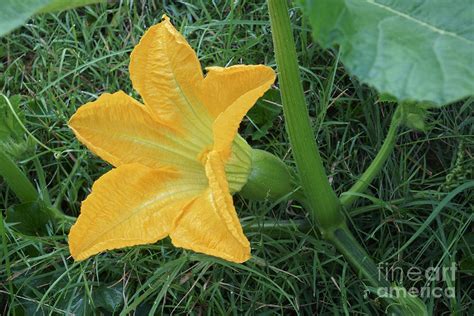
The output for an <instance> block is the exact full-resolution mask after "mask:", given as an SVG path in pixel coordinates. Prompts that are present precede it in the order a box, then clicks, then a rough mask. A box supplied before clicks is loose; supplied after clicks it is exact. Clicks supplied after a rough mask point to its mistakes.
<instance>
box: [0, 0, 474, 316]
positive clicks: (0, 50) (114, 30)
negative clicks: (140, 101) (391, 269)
mask: <svg viewBox="0 0 474 316" xmlns="http://www.w3.org/2000/svg"><path fill="white" fill-rule="evenodd" d="M145 3H146V4H145ZM213 3H215V4H213ZM163 13H166V14H167V15H168V16H170V18H171V19H172V21H173V23H174V24H175V25H176V27H177V28H178V29H180V30H181V31H182V32H183V34H184V35H185V36H186V37H187V39H188V40H189V42H190V44H191V46H193V47H194V48H195V49H196V51H197V53H198V55H199V58H200V60H201V63H202V65H203V66H211V65H219V66H225V65H232V64H239V63H245V64H255V63H261V64H267V65H269V66H272V67H275V60H274V56H273V50H272V40H271V34H270V25H269V21H268V14H267V9H266V6H265V3H264V1H245V0H243V1H230V0H228V1H213V2H211V1H204V0H201V1H190V2H189V3H184V2H177V1H160V2H159V3H157V4H156V5H155V4H152V3H151V2H148V1H147V2H140V1H134V2H132V3H130V2H128V1H124V3H122V5H120V4H119V3H113V4H109V5H105V4H102V5H96V6H91V7H87V8H83V9H78V10H72V11H67V12H63V13H59V14H54V15H53V14H47V15H41V16H37V17H35V18H33V19H32V20H30V21H29V22H28V24H27V25H26V26H25V27H23V28H21V29H18V30H16V31H15V32H14V33H12V34H9V35H8V36H6V37H4V38H2V39H0V43H1V46H0V60H1V63H0V73H1V76H0V87H1V91H2V93H4V94H6V95H7V96H13V95H21V96H22V98H21V109H22V111H23V112H24V115H25V117H26V127H27V129H28V130H29V132H31V133H32V134H33V135H34V136H35V137H36V138H37V139H38V140H39V141H40V142H41V143H42V145H39V144H36V146H35V148H34V149H33V150H31V149H30V151H29V153H28V155H25V156H24V157H21V158H20V159H19V161H18V163H19V164H20V165H21V167H22V168H23V169H24V170H25V171H26V172H27V173H28V175H29V177H30V179H31V180H32V181H34V183H35V186H36V187H37V188H38V190H39V192H41V194H42V196H43V197H45V198H50V199H51V201H52V203H53V204H55V205H57V206H58V207H60V208H61V209H62V210H63V211H64V212H65V213H67V214H69V215H74V216H77V214H78V213H79V210H80V203H81V201H82V200H83V199H84V198H85V197H86V196H87V195H88V194H89V192H90V188H91V186H92V183H93V182H94V180H95V179H97V178H98V177H99V176H101V175H102V174H104V173H105V172H106V171H107V170H109V169H110V166H108V165H107V164H106V163H104V162H103V161H102V160H100V159H99V158H98V157H95V156H93V155H92V154H91V153H89V152H88V151H87V150H86V149H85V148H84V147H83V146H82V145H81V144H80V143H79V142H78V141H77V140H76V139H75V138H74V136H73V134H72V132H71V130H70V129H69V128H68V127H67V121H68V118H69V117H70V116H71V115H72V114H73V113H74V112H75V110H76V109H77V108H78V107H79V106H80V105H82V104H84V103H86V102H88V101H91V100H94V99H95V98H97V96H99V95H100V94H101V93H103V92H114V91H117V90H119V89H121V90H124V91H126V92H128V93H132V88H131V84H130V80H129V77H128V62H129V53H130V51H131V50H132V48H133V47H134V45H135V44H136V43H137V42H138V40H139V39H140V37H141V35H142V34H143V32H144V30H145V29H146V28H147V27H149V26H150V25H153V24H154V23H156V22H158V21H159V20H160V18H161V16H162V14H163ZM292 13H293V15H292V22H293V24H294V27H295V29H296V30H295V35H296V40H297V49H298V52H300V58H299V59H300V64H301V71H302V77H303V83H304V87H305V90H306V95H307V99H308V101H309V104H310V113H311V116H312V118H313V123H314V130H315V136H316V137H317V139H318V143H319V146H320V149H321V153H322V156H323V159H324V161H325V165H326V169H327V171H328V173H329V176H330V177H331V181H332V184H333V187H334V188H335V189H336V191H337V193H338V194H340V193H342V192H344V191H345V190H347V189H349V188H350V186H351V185H352V184H353V183H354V181H355V180H356V179H357V177H358V175H360V174H361V173H362V172H363V171H364V170H365V168H366V167H367V166H368V164H369V163H370V161H371V159H372V158H373V157H374V156H375V154H376V153H377V149H378V148H379V147H380V146H381V143H382V142H383V139H384V136H385V134H386V132H387V130H388V124H389V122H390V118H391V114H392V113H393V110H394V104H389V103H380V102H377V96H376V94H375V93H374V91H373V90H371V89H370V88H368V87H366V86H361V85H360V84H359V83H358V82H357V81H356V79H354V78H351V77H349V76H348V75H347V73H346V72H345V71H344V68H343V66H342V65H341V64H338V65H335V59H336V58H335V55H334V54H333V53H332V52H327V51H323V50H321V48H320V47H318V46H317V45H316V44H315V43H314V42H313V41H312V39H311V36H310V30H309V26H308V25H307V23H306V22H305V21H304V20H302V19H301V12H300V11H298V10H294V11H292ZM333 71H335V77H334V81H333V80H332V73H333ZM133 93H134V92H133ZM134 96H136V97H137V98H138V96H137V95H136V94H135V93H134ZM473 101H474V100H472V99H470V100H464V101H461V102H459V103H458V104H454V105H450V106H448V107H446V108H444V109H442V110H435V111H432V115H431V116H430V119H429V121H430V122H429V123H430V129H429V130H428V131H427V132H425V133H423V132H415V131H409V130H407V129H403V130H401V136H400V138H399V140H398V143H397V146H396V149H395V152H394V153H393V154H392V155H391V157H390V159H389V161H388V162H387V163H386V165H385V168H384V169H383V172H382V173H381V174H380V176H379V177H377V179H376V180H375V181H374V182H373V183H372V185H371V186H370V190H369V191H368V192H366V194H367V195H366V197H365V198H362V199H360V200H359V202H358V203H357V205H356V206H355V208H354V209H353V210H351V213H350V214H351V222H352V223H353V226H352V227H353V228H354V232H355V234H356V236H357V237H358V238H359V240H360V242H361V243H362V244H363V245H364V247H366V249H367V251H368V253H370V254H371V255H372V256H373V258H374V259H375V261H376V262H383V263H387V264H388V265H390V266H396V267H403V268H405V269H408V268H410V267H419V268H421V269H426V268H428V267H438V266H441V267H442V266H450V265H451V264H452V263H453V262H454V263H456V264H457V265H459V263H460V262H461V261H462V260H465V259H466V258H469V256H472V255H473V248H472V247H473V246H472V240H473V235H472V234H473V232H472V227H471V226H472V224H471V221H472V214H473V206H472V200H473V194H472V190H469V189H468V188H466V186H464V187H463V186H462V185H463V184H464V183H467V181H468V180H469V179H472V176H473V165H472V161H473V157H472V155H473V144H474V138H473V137H472V135H473V124H472V123H473V119H472V116H471V113H472V112H473V110H474V102H473ZM250 124H251V122H250V121H249V120H246V121H245V122H244V124H243V125H244V126H243V128H242V131H243V136H244V137H245V138H246V139H248V140H249V142H250V143H251V144H252V146H253V147H256V148H261V149H265V150H268V151H271V152H273V153H275V154H277V155H278V156H279V157H281V158H284V159H285V161H286V162H287V163H288V164H289V165H290V166H292V167H294V161H293V160H292V157H291V151H290V149H289V145H288V139H287V136H286V134H285V133H284V121H283V117H281V116H280V117H278V118H276V119H275V120H274V123H273V127H272V128H271V129H270V130H269V132H268V133H267V134H266V135H265V137H263V138H261V139H260V140H258V141H252V140H251V139H252V135H251V131H252V130H254V129H249V128H245V127H246V126H249V125H250ZM449 175H450V176H449ZM447 178H449V181H448V180H447ZM0 181H1V180H0ZM456 188H460V189H459V193H458V194H457V195H454V194H453V193H451V192H453V190H456ZM234 200H235V203H236V205H237V210H238V212H239V216H240V218H241V220H242V223H243V226H244V230H245V232H246V235H247V236H248V237H249V239H250V241H251V245H252V254H253V259H252V260H250V261H249V262H247V263H245V264H243V265H236V264H232V263H228V262H225V261H223V260H220V259H216V258H212V257H209V256H205V255H200V254H196V253H193V252H190V251H185V250H182V249H176V248H174V247H173V246H172V245H171V243H170V241H169V240H164V241H162V242H159V243H157V244H155V245H149V246H140V247H134V248H130V249H125V250H120V251H111V252H108V253H106V254H101V255H97V256H95V257H93V258H91V259H90V260H87V261H84V262H81V263H74V262H73V260H72V259H71V258H70V255H69V251H68V246H67V238H66V236H65V234H64V233H63V232H62V231H53V230H52V229H50V231H49V236H46V237H31V236H24V235H21V234H19V233H18V232H16V231H15V230H14V227H12V226H9V225H7V226H6V227H4V229H3V230H0V232H2V231H3V232H4V233H3V234H2V238H3V239H2V240H3V242H2V248H3V251H1V252H0V253H2V259H1V260H0V263H1V265H0V306H2V307H0V314H1V315H10V314H14V313H15V314H17V315H23V314H25V315H32V314H35V313H36V314H38V315H42V314H54V315H56V314H58V315H61V314H78V315H82V314H87V315H88V314H92V313H94V311H95V312H102V313H103V314H112V313H111V310H114V308H115V314H120V313H123V314H133V312H135V314H137V315H146V314H148V313H149V312H151V313H152V314H169V313H174V314H189V313H190V314H195V315H216V314H217V315H219V314H224V315H240V314H262V315H273V314H301V315H309V314H320V315H326V314H327V315H336V314H346V315H349V314H350V315H374V314H382V313H383V309H382V308H381V307H380V302H379V301H378V300H377V299H376V298H375V297H374V296H373V295H369V296H368V297H366V296H365V289H366V287H365V285H364V283H363V282H362V281H360V280H359V279H358V278H357V276H356V275H355V273H354V272H353V271H352V270H351V268H350V266H349V265H348V264H347V263H346V262H345V261H344V259H343V258H342V257H341V256H340V255H339V254H338V253H337V252H336V251H335V249H334V248H333V247H332V246H331V245H330V244H328V243H327V242H326V241H324V240H323V239H322V238H321V237H320V236H319V235H318V232H315V231H313V230H309V231H308V230H307V229H306V230H300V229H299V228H298V226H297V225H296V224H292V225H287V226H285V227H283V228H281V229H279V230H277V231H276V230H269V229H264V228H262V226H263V223H265V222H268V221H275V220H285V221H286V220H291V221H294V222H295V223H299V222H300V221H302V220H305V219H306V217H307V213H306V212H305V210H304V209H302V208H301V207H300V206H299V205H296V204H295V203H286V202H284V203H280V204H272V203H270V202H259V203H256V202H249V201H246V200H244V199H242V198H241V197H239V196H238V195H237V196H235V197H234ZM441 201H443V203H441ZM16 203H18V201H17V200H16V198H15V197H14V195H13V194H11V192H10V191H9V190H8V188H7V187H6V185H5V184H4V183H3V182H0V209H2V210H5V209H7V208H8V207H10V206H12V205H14V204H16ZM0 228H1V227H0ZM413 236H414V237H413ZM462 268H463V269H467V268H466V267H465V266H462ZM470 277H471V278H472V274H469V273H468V271H464V270H462V269H458V273H457V274H456V278H455V280H448V281H447V282H431V283H430V282H428V284H425V283H426V282H425V280H424V279H422V280H420V281H419V282H410V281H406V280H405V283H404V284H403V285H404V286H407V287H410V286H413V285H417V286H429V287H446V286H448V283H449V282H452V285H454V286H455V288H456V297H455V298H454V299H449V298H439V299H437V298H433V297H431V298H425V299H424V300H425V302H426V304H427V305H428V307H429V309H430V310H433V311H434V312H435V314H443V313H446V314H447V313H449V311H451V312H454V313H457V314H459V315H463V314H464V315H468V314H471V315H472V314H473V309H474V307H473V299H472V297H473V291H474V288H473V283H472V279H470ZM470 280H471V282H470Z"/></svg>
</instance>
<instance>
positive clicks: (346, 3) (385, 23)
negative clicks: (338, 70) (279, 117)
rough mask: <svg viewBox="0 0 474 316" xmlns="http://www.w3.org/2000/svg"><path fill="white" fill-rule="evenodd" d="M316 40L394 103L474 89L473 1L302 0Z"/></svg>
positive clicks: (438, 100)
mask: <svg viewBox="0 0 474 316" xmlns="http://www.w3.org/2000/svg"><path fill="white" fill-rule="evenodd" d="M303 6H304V10H303V11H304V12H305V13H306V14H307V15H308V17H309V20H310V23H311V25H312V27H313V32H314V36H315V39H316V40H317V41H318V42H319V43H320V44H321V45H322V46H323V47H326V48H327V47H334V46H336V45H337V46H339V49H340V50H341V60H342V62H343V63H344V65H345V67H346V68H347V70H348V71H349V72H350V73H351V74H353V75H355V76H357V77H358V78H359V79H360V80H361V81H362V82H364V83H367V84H369V85H371V86H373V87H375V88H376V89H377V90H378V91H379V92H380V93H388V94H390V95H393V96H395V97H396V98H397V99H398V100H399V101H423V102H430V103H432V105H434V106H441V105H445V104H447V103H451V102H453V101H456V100H459V99H461V98H464V97H467V96H470V95H472V94H474V3H473V1H472V0H303Z"/></svg>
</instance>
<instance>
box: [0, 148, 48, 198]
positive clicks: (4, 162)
mask: <svg viewBox="0 0 474 316" xmlns="http://www.w3.org/2000/svg"><path fill="white" fill-rule="evenodd" d="M0 176H2V177H3V179H5V182H6V183H7V184H8V187H9V188H10V189H11V190H12V191H13V192H14V193H15V195H16V196H17V197H18V199H20V201H21V202H22V203H26V202H32V201H36V200H38V199H39V195H38V192H37V191H36V189H35V187H34V186H33V184H32V183H31V182H30V180H29V179H28V178H27V176H26V175H25V174H24V173H23V171H22V170H21V169H20V168H19V167H18V166H17V165H16V164H15V163H14V162H13V161H12V160H11V159H10V157H8V155H7V154H6V153H5V152H4V151H0Z"/></svg>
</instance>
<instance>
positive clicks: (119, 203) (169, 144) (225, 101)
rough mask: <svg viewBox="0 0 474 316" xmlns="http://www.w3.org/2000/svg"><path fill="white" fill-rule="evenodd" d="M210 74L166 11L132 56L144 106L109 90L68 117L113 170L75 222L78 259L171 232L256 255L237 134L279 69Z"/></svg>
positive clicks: (199, 244)
mask: <svg viewBox="0 0 474 316" xmlns="http://www.w3.org/2000/svg"><path fill="white" fill-rule="evenodd" d="M206 70H207V74H206V76H203V72H202V70H201V66H200V63H199V60H198V59H197V56H196V53H195V52H194V51H193V49H192V48H191V47H190V46H189V44H188V43H187V42H186V40H185V39H184V37H183V36H182V35H181V34H179V32H177V31H176V29H175V28H174V27H173V26H172V24H171V23H170V21H169V19H168V18H167V17H164V19H163V21H162V22H161V23H159V24H157V25H155V26H153V27H151V28H150V29H149V30H148V31H147V32H146V33H145V35H144V36H143V37H142V39H141V40H140V43H139V44H138V45H137V46H136V47H135V48H134V50H133V52H132V54H131V57H130V77H131V80H132V84H133V87H134V89H135V90H136V91H137V92H138V93H139V94H140V96H141V98H142V100H143V104H142V103H140V102H138V101H136V100H135V99H133V98H131V97H130V96H128V95H127V94H125V93H124V92H122V91H119V92H116V93H114V94H107V93H105V94H103V95H102V96H100V97H99V98H98V99H97V100H96V101H94V102H90V103H87V104H85V105H83V106H81V107H80V108H79V110H78V111H77V112H76V113H75V114H74V116H73V117H72V118H71V120H70V122H69V125H70V126H71V128H72V129H73V131H74V133H75V134H76V136H77V138H78V139H79V140H80V141H81V142H82V143H83V144H85V145H86V146H87V147H88V148H89V149H90V150H91V151H93V152H94V153H95V154H97V155H98V156H100V157H101V158H103V159H104V160H106V161H108V162H109V163H111V164H112V165H113V166H114V167H115V168H114V169H112V170H111V171H109V172H108V173H106V174H105V175H104V176H102V177H101V178H99V179H98V180H97V181H96V182H95V183H94V185H93V187H92V192H91V194H90V195H89V196H88V197H87V199H86V200H85V201H84V202H83V203H82V207H81V214H80V216H79V218H78V219H77V222H76V223H75V224H74V226H73V227H72V228H71V231H70V234H69V247H70V251H71V254H72V256H73V257H74V259H75V260H83V259H86V258H88V257H90V256H92V255H94V254H97V253H99V252H102V251H105V250H109V249H116V248H122V247H127V246H134V245H141V244H149V243H155V242H156V241H158V240H160V239H163V238H165V237H167V236H169V237H170V238H171V241H172V243H173V244H174V245H175V246H177V247H182V248H187V249H192V250H194V251H197V252H201V253H205V254H209V255H212V256H217V257H221V258H224V259H226V260H229V261H234V262H244V261H246V260H248V259H249V258H250V244H249V241H248V240H247V238H246V237H245V235H244V234H243V231H242V227H241V225H240V222H239V219H238V217H237V213H236V211H235V208H234V205H233V200H232V196H231V193H234V192H237V191H239V190H240V189H241V188H242V186H243V185H244V184H245V183H246V181H247V177H248V175H249V173H250V168H251V159H250V158H251V157H250V150H251V149H250V147H249V145H248V144H247V143H246V142H245V141H244V140H243V139H242V138H241V137H240V136H239V135H238V134H237V130H238V127H239V124H240V122H241V121H242V119H243V117H244V116H245V114H246V113H247V111H248V110H249V109H250V108H251V107H252V106H253V105H254V103H255V102H256V100H257V99H258V98H259V97H261V96H262V95H263V94H264V92H265V91H266V90H268V89H269V88H270V86H271V85H272V83H273V82H274V80H275V73H274V72H273V70H272V69H271V68H269V67H266V66H263V65H253V66H246V65H238V66H232V67H228V68H221V67H210V68H207V69H206Z"/></svg>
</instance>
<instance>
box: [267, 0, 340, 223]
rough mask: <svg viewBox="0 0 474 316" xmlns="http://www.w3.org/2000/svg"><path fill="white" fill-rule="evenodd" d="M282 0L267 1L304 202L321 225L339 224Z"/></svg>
mask: <svg viewBox="0 0 474 316" xmlns="http://www.w3.org/2000/svg"><path fill="white" fill-rule="evenodd" d="M286 2H287V1H286V0H269V1H268V7H269V11H270V21H271V27H272V35H273V44H274V47H275V57H276V62H277V67H278V80H279V83H280V90H281V95H282V103H283V112H284V115H285V124H286V129H287V132H288V136H289V138H290V143H291V147H292V149H293V156H294V158H295V161H296V167H297V169H298V173H299V175H300V179H301V184H302V187H303V191H304V193H305V195H306V202H307V204H308V205H309V207H310V210H311V212H312V215H313V217H314V218H315V219H316V221H317V222H318V223H319V225H320V226H321V227H322V228H323V229H325V228H329V227H332V226H337V225H340V224H341V223H344V221H345V219H344V215H343V214H342V212H341V205H340V202H339V200H338V198H337V196H336V194H335V192H334V190H333V189H332V188H331V185H330V184H329V181H328V178H327V176H326V172H325V170H324V166H323V162H322V159H321V156H320V155H319V151H318V148H317V145H316V142H315V140H314V133H313V129H312V128H311V121H310V118H309V114H308V111H307V107H306V101H305V98H304V93H303V86H302V84H301V78H300V74H299V68H298V61H297V57H296V49H295V43H294V39H293V33H292V30H291V24H290V19H289V17H288V6H287V3H286Z"/></svg>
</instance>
